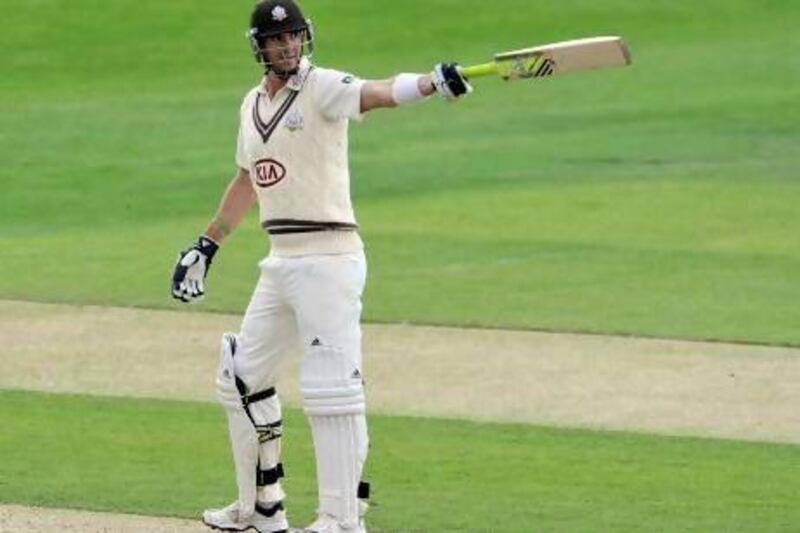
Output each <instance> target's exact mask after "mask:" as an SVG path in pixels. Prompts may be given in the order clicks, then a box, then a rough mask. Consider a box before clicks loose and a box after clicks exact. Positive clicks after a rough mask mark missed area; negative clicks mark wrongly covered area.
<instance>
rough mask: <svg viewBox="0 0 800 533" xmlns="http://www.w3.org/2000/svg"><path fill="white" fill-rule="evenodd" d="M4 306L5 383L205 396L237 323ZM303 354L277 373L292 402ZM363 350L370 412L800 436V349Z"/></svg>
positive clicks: (420, 335) (590, 344)
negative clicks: (222, 343) (223, 339)
mask: <svg viewBox="0 0 800 533" xmlns="http://www.w3.org/2000/svg"><path fill="white" fill-rule="evenodd" d="M198 309H199V308H198ZM0 317H2V318H1V319H0V341H2V342H1V343H0V346H2V351H1V352H0V388H21V389H31V390H45V391H53V392H76V393H89V394H101V395H123V396H147V397H158V398H174V399H188V400H202V401H214V385H213V383H214V373H215V371H216V365H217V359H218V346H219V338H220V335H221V334H222V333H223V332H224V331H236V330H237V329H238V324H239V317H238V316H231V315H220V314H207V313H191V312H179V311H153V310H141V309H128V308H111V307H96V306H71V305H58V304H38V303H27V302H16V301H0ZM299 359H300V350H299V349H298V351H297V353H296V354H294V356H293V357H292V358H291V360H290V362H289V364H287V367H286V369H285V371H284V378H283V379H282V381H281V382H280V383H279V384H278V391H279V394H281V396H282V398H283V399H284V402H285V403H286V404H287V405H293V406H299V405H300V399H299V394H298V390H297V389H298V387H297V368H298V363H299ZM364 359H365V367H366V368H365V375H366V382H367V394H368V405H369V412H370V413H386V414H406V415H419V416H441V417H464V418H471V419H480V420H494V421H515V422H526V423H535V424H546V425H557V426H569V427H590V428H605V429H619V430H633V431H645V432H653V433H664V434H673V435H697V436H710V437H723V438H738V439H748V440H769V441H782V442H793V443H800V416H797V409H796V407H797V406H798V405H800V350H799V349H791V348H774V347H763V346H746V345H728V344H721V343H700V342H684V341H670V340H654V339H639V338H627V337H610V336H599V335H573V334H555V333H539V332H530V331H498V330H476V329H460V328H443V327H425V326H409V325H373V324H367V325H365V326H364Z"/></svg>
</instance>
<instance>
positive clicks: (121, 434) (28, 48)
mask: <svg viewBox="0 0 800 533" xmlns="http://www.w3.org/2000/svg"><path fill="white" fill-rule="evenodd" d="M251 4H252V2H251V1H244V0H235V1H226V2H201V3H198V2H188V1H185V0H170V1H168V2H164V1H155V0H137V1H132V0H111V1H108V2H99V1H96V0H73V1H71V2H68V3H63V2H55V1H53V0H36V1H32V0H4V1H3V3H2V6H0V14H1V15H2V16H0V50H2V54H0V56H1V57H2V59H0V61H2V63H1V64H2V72H3V75H2V76H0V157H2V165H0V183H2V194H0V250H2V251H1V252H0V298H7V299H23V300H33V301H61V302H75V303H98V304H109V305H122V306H142V307H155V308H164V307H170V308H177V307H178V304H175V303H173V301H172V300H171V298H170V297H169V293H168V285H169V283H168V282H169V277H170V275H171V270H172V265H173V262H174V259H175V257H176V253H177V251H178V250H179V249H180V248H182V247H184V246H185V245H186V244H187V243H188V242H189V241H191V240H192V239H194V238H195V236H196V235H197V233H198V232H199V231H201V230H202V229H203V228H204V227H205V224H206V222H207V221H208V220H209V218H210V217H211V215H212V213H213V211H214V209H215V207H216V204H217V201H218V199H219V196H220V193H221V191H222V189H223V187H224V186H225V184H226V183H227V181H228V179H229V176H230V175H231V173H232V172H233V170H234V149H235V134H236V128H237V124H236V120H237V118H238V117H237V112H238V109H239V104H240V101H241V98H242V96H243V95H244V94H245V92H246V91H247V90H248V89H249V88H250V87H251V86H252V85H254V84H255V83H256V82H257V80H258V77H259V72H258V70H257V68H256V65H255V63H254V62H253V61H252V59H251V57H250V56H249V51H248V47H247V43H246V41H245V40H244V38H243V33H244V29H245V26H246V22H247V14H248V12H249V9H250V6H251ZM303 4H304V6H305V8H306V10H307V11H308V12H309V13H310V14H311V16H312V17H313V18H314V21H315V23H316V26H317V30H318V33H317V36H318V40H317V54H316V55H315V60H316V61H317V62H318V63H320V64H322V65H324V66H332V67H337V68H341V69H345V70H350V71H352V72H355V73H357V74H359V75H361V76H364V77H368V78H378V77H386V76H389V75H391V74H394V73H396V72H399V71H422V70H427V69H429V68H430V67H431V66H432V65H433V64H434V63H436V62H438V61H441V60H458V61H461V62H463V63H475V62H483V61H486V60H487V59H488V58H489V57H490V55H491V54H492V53H493V52H496V51H501V50H504V49H512V48H520V47H523V46H530V45H534V44H538V43H543V42H549V41H555V40H562V39H568V38H575V37H580V36H588V35H600V34H621V35H623V36H625V37H626V39H627V40H628V43H629V45H630V47H631V50H632V53H633V58H634V66H633V67H631V68H629V69H621V70H615V71H604V72H593V73H584V74H581V75H575V76H572V77H565V78H563V79H551V80H546V81H544V82H542V83H517V84H503V83H501V82H499V81H496V80H478V81H476V83H475V85H476V92H475V93H474V94H473V95H471V96H470V97H469V98H468V99H465V100H464V101H462V102H459V103H458V104H455V105H447V104H444V103H442V102H440V101H431V102H426V103H424V104H421V105H417V106H414V107H408V108H403V109H399V110H396V111H391V112H389V111H381V112H376V113H374V114H373V115H371V116H370V117H369V118H368V119H367V120H366V122H365V123H364V124H359V125H355V126H353V127H352V129H351V167H352V176H353V194H354V202H355V205H356V212H357V216H358V218H359V222H360V224H361V226H362V230H363V231H362V232H363V235H364V238H365V241H366V242H367V246H368V254H369V259H370V280H369V282H368V289H367V294H366V301H365V318H366V319H367V320H371V321H408V322H419V323H439V324H454V325H471V326H489V327H511V328H534V329H549V330H557V331H586V332H598V333H622V334H636V335H651V336H664V337H676V338H703V339H725V340H737V341H746V342H757V343H776V344H788V345H796V346H800V328H798V327H797V324H798V323H800V306H798V305H797V302H798V301H800V232H798V227H800V210H798V209H797V205H798V204H799V203H800V174H799V171H798V169H799V168H800V150H798V145H800V106H798V101H800V60H798V56H797V54H795V53H793V52H792V51H793V50H794V49H795V48H796V41H797V27H798V26H800V5H799V4H798V3H797V2H796V1H793V0H762V1H760V2H755V1H752V0H727V1H723V0H699V1H697V2H689V1H688V0H677V1H672V2H667V1H663V0H655V1H650V2H636V1H634V0H602V1H599V2H598V1H592V0H562V1H560V2H557V3H543V2H529V1H525V0H504V1H501V2H479V1H476V0H469V1H460V0H432V1H422V0H406V1H405V2H402V3H384V2H361V1H356V0H335V1H334V0H305V1H304V3H303ZM266 250H267V244H266V239H265V237H264V235H263V234H262V232H261V231H260V230H259V229H258V228H257V224H256V218H255V213H253V214H252V215H251V216H250V217H249V218H248V220H247V221H246V222H245V225H244V226H243V227H242V228H241V229H240V230H239V231H238V232H237V233H236V234H235V235H234V236H233V237H232V238H231V240H230V241H229V243H228V244H227V245H226V246H225V248H224V250H223V251H222V252H221V253H220V254H219V255H218V256H217V257H218V258H217V259H216V260H215V266H214V269H213V270H212V273H211V277H210V279H209V283H208V285H209V291H210V292H209V296H208V298H207V299H206V302H205V303H204V306H203V307H202V309H205V310H209V311H233V312H237V311H240V310H242V309H243V308H244V306H245V305H246V302H247V300H248V298H249V295H250V291H251V289H252V286H253V283H254V281H255V279H256V276H257V270H256V265H255V264H256V261H257V260H258V259H259V258H260V257H261V256H263V254H264V253H265V252H266ZM193 310H195V311H196V310H198V308H193ZM0 319H1V317H0ZM287 421H288V431H289V434H288V437H287V443H288V444H287V446H286V447H285V450H286V453H287V463H288V471H289V476H290V477H289V479H288V480H287V482H288V488H289V491H290V494H291V500H290V501H289V505H290V511H291V512H292V513H293V515H292V516H294V517H295V518H296V519H298V520H301V521H303V520H305V519H308V518H309V517H310V514H311V512H312V509H313V505H314V497H315V495H314V486H313V479H312V475H313V472H312V470H311V468H312V467H311V465H312V460H311V455H310V454H311V449H310V441H309V439H308V431H307V428H306V425H305V422H304V421H303V419H302V415H301V414H300V413H298V412H296V411H289V412H288V413H287ZM0 427H2V428H3V429H2V432H0V457H2V459H0V502H19V503H28V504H35V505H45V506H66V507H78V508H91V509H106V510H116V511H125V512H133V513H143V514H157V515H169V516H186V517H194V516H196V514H197V512H198V510H200V509H202V508H203V507H205V506H208V505H210V504H224V503H227V502H228V501H229V500H230V499H231V498H232V496H233V490H234V489H233V485H232V476H231V465H230V459H229V456H228V454H229V452H228V447H227V444H226V440H225V439H226V435H225V430H224V421H223V414H222V412H221V410H220V409H219V408H218V407H217V406H210V405H206V404H191V403H175V402H163V401H143V400H125V399H105V398H90V397H77V396H67V395H60V396H50V395H43V394H39V393H31V392H21V391H0ZM371 433H372V436H373V450H372V452H371V457H370V464H369V468H370V477H371V478H372V480H373V481H374V483H375V500H376V502H377V505H376V507H375V508H374V510H373V512H371V515H370V516H371V519H372V524H373V526H374V527H375V529H376V530H379V531H380V530H384V531H385V530H396V529H398V528H406V529H419V530H425V531H446V530H448V529H449V530H458V531H466V530H469V529H473V530H486V529H490V528H491V529H492V530H493V531H531V530H532V529H531V528H535V530H536V531H587V532H588V531H615V532H616V531H688V530H693V531H792V530H796V528H797V524H798V523H800V511H798V507H797V501H798V495H799V494H800V475H798V474H800V472H798V464H800V451H799V450H800V449H799V448H798V447H797V446H790V445H770V444H754V443H739V442H730V441H715V440H699V439H694V440H693V439H677V438H664V437H649V436H644V435H634V434H625V433H603V432H590V431H568V430H554V429H548V428H539V427H530V426H510V425H499V424H472V423H466V422H463V421H446V420H424V419H409V418H398V417H372V418H371ZM409 509H414V513H409Z"/></svg>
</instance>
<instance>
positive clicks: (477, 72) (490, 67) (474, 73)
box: [459, 63, 497, 78]
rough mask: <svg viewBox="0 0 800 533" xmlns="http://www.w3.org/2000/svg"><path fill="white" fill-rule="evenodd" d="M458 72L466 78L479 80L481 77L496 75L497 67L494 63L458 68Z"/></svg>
mask: <svg viewBox="0 0 800 533" xmlns="http://www.w3.org/2000/svg"><path fill="white" fill-rule="evenodd" d="M459 70H460V71H461V74H462V75H463V76H465V77H467V78H479V77H481V76H490V75H492V74H497V65H496V64H495V63H483V64H482V65H471V66H469V67H459Z"/></svg>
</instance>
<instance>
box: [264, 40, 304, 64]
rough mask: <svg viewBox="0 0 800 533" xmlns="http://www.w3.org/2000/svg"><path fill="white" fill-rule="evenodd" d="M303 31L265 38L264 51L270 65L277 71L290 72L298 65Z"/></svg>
mask: <svg viewBox="0 0 800 533" xmlns="http://www.w3.org/2000/svg"><path fill="white" fill-rule="evenodd" d="M304 38H305V32H304V31H293V32H286V33H281V34H280V35H276V36H274V37H267V42H266V43H265V45H264V50H265V51H266V54H267V59H268V60H269V62H270V64H271V65H272V66H273V67H274V68H276V69H277V70H282V71H290V70H292V69H295V68H297V66H298V64H299V63H300V52H301V50H302V48H303V39H304Z"/></svg>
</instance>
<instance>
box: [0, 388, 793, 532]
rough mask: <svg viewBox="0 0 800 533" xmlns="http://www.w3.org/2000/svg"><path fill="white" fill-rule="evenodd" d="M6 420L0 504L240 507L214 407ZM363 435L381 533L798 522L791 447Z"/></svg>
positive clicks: (585, 434)
mask: <svg viewBox="0 0 800 533" xmlns="http://www.w3.org/2000/svg"><path fill="white" fill-rule="evenodd" d="M0 419H2V420H4V421H5V422H4V434H3V438H2V439H0V454H2V457H3V458H4V460H3V461H1V462H0V480H3V482H2V483H0V502H1V501H6V502H31V501H35V502H37V503H40V504H46V505H50V506H59V507H80V508H84V507H88V508H92V509H103V510H112V511H126V512H133V513H147V514H155V515H169V516H181V517H190V518H196V517H197V516H198V512H199V511H200V510H202V509H203V508H204V507H206V506H208V505H210V504H213V503H214V502H216V503H217V504H220V505H221V504H226V503H227V502H228V501H229V500H230V499H232V497H233V495H234V494H235V487H234V485H233V479H232V476H231V475H230V469H231V460H230V457H229V450H228V444H227V440H226V439H227V434H226V431H225V425H226V423H225V415H224V414H223V412H222V408H220V407H219V406H216V405H209V404H198V403H180V402H166V401H148V400H126V399H111V398H96V397H86V396H70V395H46V394H41V393H29V392H20V391H6V392H0ZM43 420H46V421H47V422H46V423H42V421H43ZM286 423H287V429H286V435H285V442H286V443H287V445H286V446H285V463H286V470H287V478H286V485H287V491H288V492H289V495H290V498H289V500H287V503H288V504H289V506H290V507H289V512H290V513H291V516H292V517H293V519H294V520H296V521H298V522H300V523H303V522H304V521H306V520H309V519H310V518H311V514H310V513H311V510H312V509H313V508H314V503H315V500H316V488H315V480H314V472H313V468H312V466H311V465H313V461H314V460H313V451H312V448H311V444H310V436H309V431H308V427H307V425H306V422H305V419H304V416H303V415H302V413H300V412H298V411H295V410H288V412H287V413H286ZM370 424H371V428H372V429H371V433H372V441H371V452H370V453H371V457H370V467H369V473H368V477H369V479H370V480H371V482H372V484H373V489H374V490H373V503H374V504H375V505H374V507H373V509H372V510H371V511H370V519H371V524H372V528H373V529H372V530H374V531H420V532H423V531H424V532H433V531H497V532H512V531H513V532H529V531H615V532H623V531H642V532H649V531H689V530H692V531H781V530H784V531H791V530H792V528H793V527H795V526H796V525H797V524H798V522H800V508H798V507H797V505H796V503H797V495H798V494H800V476H798V473H800V472H798V464H800V447H797V446H789V445H768V444H752V443H740V442H719V441H713V440H701V439H685V438H680V439H679V438H664V437H650V436H645V435H635V434H628V433H602V432H589V431H570V430H556V429H548V428H540V427H532V426H522V425H506V424H477V423H467V422H463V421H447V420H428V419H414V418H403V417H379V416H373V417H371V418H370ZM112 472H113V475H111V473H112ZM510 472H513V475H509V473H510ZM409 509H414V512H413V513H410V512H409Z"/></svg>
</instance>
